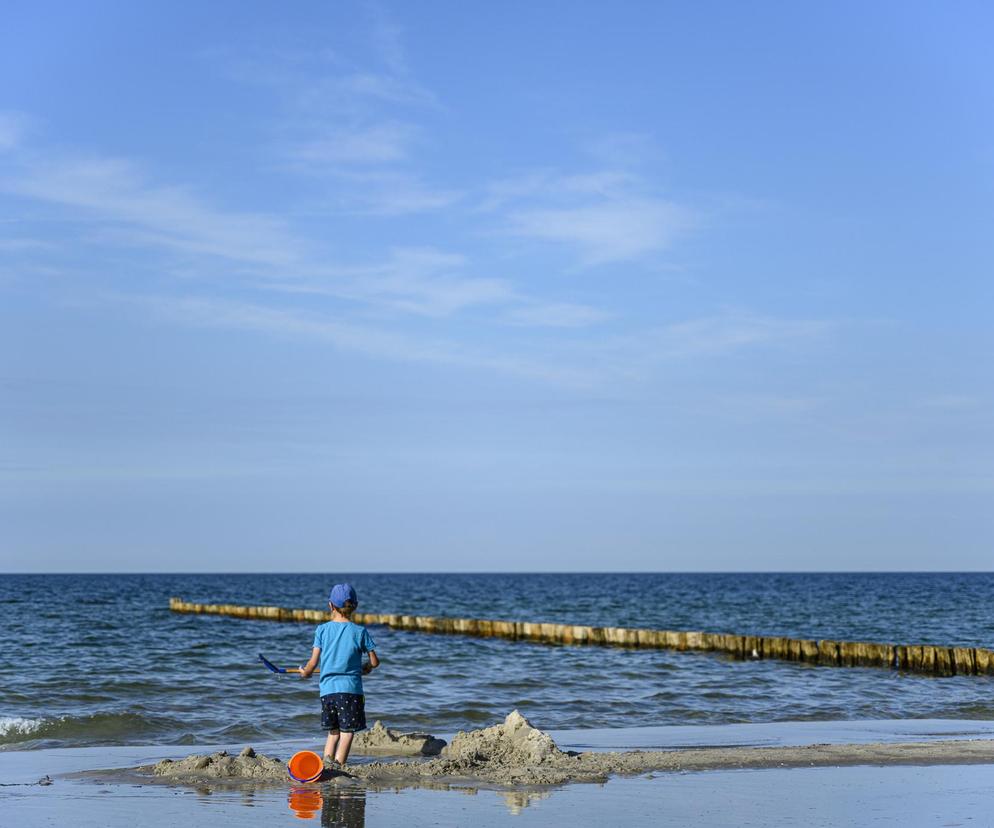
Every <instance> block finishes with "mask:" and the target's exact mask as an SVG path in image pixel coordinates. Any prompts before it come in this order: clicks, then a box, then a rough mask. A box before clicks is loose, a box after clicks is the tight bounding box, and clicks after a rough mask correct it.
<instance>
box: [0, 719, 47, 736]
mask: <svg viewBox="0 0 994 828" xmlns="http://www.w3.org/2000/svg"><path fill="white" fill-rule="evenodd" d="M43 724H44V721H43V720H42V719H25V718H23V717H22V716H0V736H27V735H28V734H29V733H33V732H34V731H36V730H38V729H39V728H40V727H41V726H42V725H43Z"/></svg>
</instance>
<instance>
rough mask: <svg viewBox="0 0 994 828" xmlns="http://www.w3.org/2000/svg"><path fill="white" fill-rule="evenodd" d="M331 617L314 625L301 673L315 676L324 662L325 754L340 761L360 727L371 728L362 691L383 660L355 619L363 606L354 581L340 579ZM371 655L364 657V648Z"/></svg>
mask: <svg viewBox="0 0 994 828" xmlns="http://www.w3.org/2000/svg"><path fill="white" fill-rule="evenodd" d="M328 606H329V607H331V621H328V622H327V623H325V624H321V625H320V626H319V627H318V628H317V630H315V631H314V650H313V651H312V652H311V659H310V661H308V662H307V664H306V665H304V666H303V667H301V668H300V677H301V678H310V677H311V674H312V673H313V672H314V670H315V669H317V666H318V664H320V665H321V673H320V676H321V684H320V690H319V692H320V694H321V726H322V727H323V728H324V729H325V730H327V731H328V738H327V740H326V741H325V743H324V758H325V762H326V763H327V762H328V761H329V760H334V761H335V762H337V763H338V765H339V766H340V767H341V766H343V765H344V764H345V761H346V760H347V759H348V758H349V751H350V750H351V749H352V738H353V737H354V736H355V734H356V731H359V730H365V729H366V703H365V698H364V697H363V695H362V676H363V675H366V674H368V673H369V672H370V671H371V670H372V669H373V668H374V667H378V666H379V664H380V660H379V658H377V657H376V651H375V650H374V649H373V647H375V646H376V645H375V644H374V643H373V639H372V636H370V634H369V633H368V632H367V631H366V628H365V627H360V626H359V625H358V624H353V623H352V621H351V620H349V619H350V618H351V617H352V613H353V612H355V608H356V607H357V606H359V599H358V597H357V596H356V593H355V590H354V589H353V588H352V587H351V585H349V584H335V586H333V587H332V588H331V595H329V596H328ZM363 653H369V661H368V662H366V663H365V664H363V663H362V654H363Z"/></svg>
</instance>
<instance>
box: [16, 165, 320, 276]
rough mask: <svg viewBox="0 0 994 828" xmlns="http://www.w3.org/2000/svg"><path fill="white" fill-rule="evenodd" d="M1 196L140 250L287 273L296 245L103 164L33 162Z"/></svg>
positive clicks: (260, 224) (278, 228)
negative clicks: (73, 212) (120, 232)
mask: <svg viewBox="0 0 994 828" xmlns="http://www.w3.org/2000/svg"><path fill="white" fill-rule="evenodd" d="M0 189H3V190H6V191H7V192H10V193H14V194H16V195H19V196H24V197H28V198H33V199H37V200H40V201H43V202H47V203H49V204H57V205H63V206H66V207H72V208H78V209H81V210H83V211H85V214H86V215H89V216H90V217H93V218H97V219H101V220H103V221H107V222H115V223H118V224H120V225H123V226H125V227H130V228H138V229H140V230H142V231H144V232H143V235H142V237H141V240H142V242H143V243H153V244H157V245H160V246H163V247H169V248H172V249H174V250H180V251H184V252H187V253H194V254H206V255H213V256H221V257H224V258H226V259H230V260H233V261H238V262H244V263H248V264H257V265H266V266H270V267H280V268H289V267H292V266H294V265H295V264H298V263H299V262H300V258H301V254H302V250H301V246H302V245H301V242H300V241H299V239H297V238H295V237H294V236H293V235H292V234H291V233H290V231H289V229H288V228H287V226H286V224H285V223H284V222H283V221H281V220H279V219H277V218H274V217H273V216H269V215H263V214H258V213H240V212H232V211H226V210H221V209H217V208H212V207H210V206H208V205H207V204H205V203H204V202H203V201H202V200H200V199H198V198H196V197H195V196H194V195H192V194H191V193H190V192H188V191H187V190H185V189H182V188H179V187H172V186H166V187H164V186H157V185H155V184H152V183H150V182H148V181H147V180H146V179H145V177H144V176H143V175H142V173H141V172H140V170H139V169H138V168H137V167H136V166H135V165H134V164H132V163H129V162H127V161H123V160H120V159H107V158H86V159H83V158H48V159H45V160H37V159H34V158H32V159H30V160H27V161H26V162H25V163H22V164H19V165H17V166H16V167H15V168H14V169H12V170H11V172H10V173H9V174H8V175H7V176H6V177H5V178H4V180H3V181H2V183H0Z"/></svg>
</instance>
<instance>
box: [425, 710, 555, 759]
mask: <svg viewBox="0 0 994 828" xmlns="http://www.w3.org/2000/svg"><path fill="white" fill-rule="evenodd" d="M442 755H443V756H444V757H445V758H447V759H458V760H462V761H466V762H471V763H475V764H495V763H502V764H540V763H542V762H545V761H547V760H550V759H555V758H559V757H562V756H565V755H566V754H564V753H563V752H562V751H561V750H559V748H558V747H556V743H555V742H554V741H552V737H551V736H550V735H549V734H548V733H545V732H543V731H541V730H539V729H538V728H536V727H533V726H532V724H531V722H529V721H528V719H526V718H525V717H524V716H522V715H521V714H520V713H519V712H518V711H517V710H514V711H512V712H511V713H509V714H508V716H507V718H506V719H504V721H503V722H502V723H501V724H498V725H494V726H493V727H487V728H484V729H483V730H471V731H469V732H468V733H467V732H463V731H460V732H459V733H457V734H456V736H455V738H454V739H453V740H452V744H451V745H449V746H448V747H446V748H445V750H443V751H442Z"/></svg>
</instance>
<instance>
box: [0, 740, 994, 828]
mask: <svg viewBox="0 0 994 828" xmlns="http://www.w3.org/2000/svg"><path fill="white" fill-rule="evenodd" d="M992 730H994V727H992V725H991V723H987V722H972V721H943V722H935V721H894V722H868V723H866V724H865V725H863V723H855V722H847V723H846V722H843V723H830V722H818V723H783V724H778V725H769V726H767V725H742V726H735V725H732V726H724V727H675V728H665V727H663V728H634V729H631V732H629V731H628V730H626V729H613V730H589V731H563V732H553V733H551V734H549V736H550V737H552V738H554V739H555V740H556V741H557V742H558V743H559V747H560V748H561V749H562V751H563V753H564V755H566V756H571V754H579V755H578V756H571V761H573V762H576V763H577V767H576V769H575V770H576V772H575V773H573V774H572V775H571V776H570V777H569V779H567V778H565V776H564V774H562V773H560V774H559V776H558V780H559V781H558V784H550V783H549V782H548V779H550V778H553V777H550V776H546V777H545V779H546V781H545V782H544V783H543V782H541V781H539V779H540V778H541V776H540V775H537V774H535V773H534V772H532V773H531V774H530V775H529V774H528V773H520V771H521V768H520V767H519V768H517V769H516V770H517V771H518V772H519V773H518V779H517V780H515V779H513V778H509V777H508V776H507V775H506V774H505V776H503V777H500V776H499V775H495V774H494V773H493V772H492V771H493V770H494V769H493V768H490V772H488V771H487V770H486V768H484V770H483V772H482V773H477V774H476V775H475V776H469V775H463V776H459V775H458V774H454V773H451V772H449V771H452V770H453V766H452V765H451V761H452V760H451V759H449V760H444V757H440V758H431V757H426V758H424V759H419V760H412V759H411V758H407V759H401V760H398V761H396V762H393V761H385V760H384V759H382V758H376V757H357V758H356V761H355V762H354V763H353V764H352V765H350V767H349V768H348V770H349V774H348V775H344V774H334V775H333V776H331V777H330V778H329V779H327V780H326V781H324V782H322V783H319V784H314V785H295V784H292V783H291V782H290V781H289V780H288V779H282V780H277V779H266V778H261V779H260V778H256V779H249V778H239V777H238V776H234V777H229V778H208V777H206V776H201V777H200V778H192V777H190V778H186V779H181V778H172V779H170V778H167V777H159V778H158V779H153V778H152V777H151V776H150V775H149V773H148V769H149V768H150V767H151V766H153V765H154V764H155V763H156V762H159V761H161V760H162V759H164V758H172V759H173V760H176V761H177V762H178V761H181V760H182V759H183V758H184V757H185V756H187V755H189V754H191V753H193V754H197V755H210V754H211V753H214V754H217V753H218V748H217V747H214V748H213V749H211V748H210V747H209V746H196V747H194V748H193V749H192V750H191V749H185V750H176V749H175V748H163V747H156V746H147V747H116V748H78V749H56V750H41V751H30V752H15V751H9V752H5V753H0V782H2V783H3V785H4V786H3V787H0V809H2V812H3V814H4V816H5V820H4V821H5V822H6V820H7V819H10V823H9V824H18V825H56V824H63V823H65V822H66V821H70V820H71V821H72V823H73V824H74V825H94V826H96V825H131V824H134V822H135V818H136V815H137V814H140V815H141V817H142V820H143V822H144V823H145V824H151V825H153V826H159V825H163V826H164V825H173V824H179V823H186V824H198V823H199V822H205V821H207V820H210V822H211V824H220V825H229V824H230V825H234V824H240V825H245V824H255V823H257V822H258V823H259V824H262V822H264V821H265V822H266V823H268V824H273V822H274V821H275V822H277V823H279V822H281V821H285V820H288V819H291V820H296V819H301V818H303V819H313V820H315V824H322V825H345V826H349V827H350V828H360V827H363V826H366V825H370V826H372V825H394V824H404V825H465V824H467V823H469V822H472V823H473V824H475V825H492V824H502V823H503V822H504V821H505V820H506V819H507V818H508V815H509V814H511V815H516V817H517V818H520V819H521V820H522V824H531V825H559V824H564V823H566V822H573V823H575V824H589V823H590V822H592V821H600V822H604V821H607V822H614V823H615V824H617V823H624V824H629V825H658V824H666V823H668V822H674V823H676V822H689V823H692V824H696V825H707V826H719V825H742V824H757V825H759V824H762V825H791V824H797V823H799V822H801V823H803V824H806V825H838V824H873V825H889V824H895V825H896V824H901V825H956V824H970V821H971V820H974V821H975V820H976V819H977V817H978V815H980V814H981V813H982V812H983V807H984V802H985V801H986V797H987V791H988V789H989V784H990V782H989V780H990V779H991V768H990V764H992V763H994V739H992V738H991V736H992V735H994V734H992ZM448 735H449V737H450V740H451V737H452V734H448ZM471 735H473V734H471ZM813 736H814V737H816V738H818V740H819V743H818V744H810V743H809V740H810V738H811V737H813ZM452 741H454V742H455V743H456V744H458V743H459V739H458V738H456V739H454V740H452ZM526 741H528V742H534V741H535V739H534V738H531V739H526ZM475 744H477V745H479V744H480V742H479V739H477V740H476V741H475ZM302 747H308V745H301V744H298V743H286V742H284V743H273V744H266V745H260V746H258V748H257V752H258V754H260V755H274V756H282V757H286V756H288V755H289V754H290V753H291V752H293V751H294V750H297V749H301V748H302ZM310 747H313V746H310ZM532 747H534V744H533V745H532ZM647 747H648V748H651V749H649V750H646V748H647ZM226 749H227V751H228V753H229V754H234V755H237V752H238V750H237V746H234V745H232V746H228V747H227V748H226ZM443 761H448V762H449V763H450V764H449V765H448V766H445V765H443V764H438V763H440V762H443ZM483 765H486V763H485V762H484V763H483ZM541 765H542V762H538V766H539V767H540V766H541ZM433 766H434V767H433ZM136 768H139V769H141V770H138V771H136V770H134V769H136ZM412 769H415V770H414V772H412ZM425 769H430V770H428V771H426V770H425ZM557 769H558V770H559V771H561V770H562V768H561V767H560V766H559V765H558V760H554V761H552V762H551V763H550V764H549V766H548V768H547V770H553V771H555V770H557ZM477 770H480V768H477ZM512 775H513V774H512ZM46 776H47V777H49V778H50V779H51V780H52V781H51V784H46V785H39V784H37V783H38V781H39V780H40V779H43V778H44V777H46ZM571 780H572V781H574V782H585V783H587V784H569V781H571ZM590 783H594V784H590ZM974 824H977V823H975V822H974ZM980 824H982V823H980Z"/></svg>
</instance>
